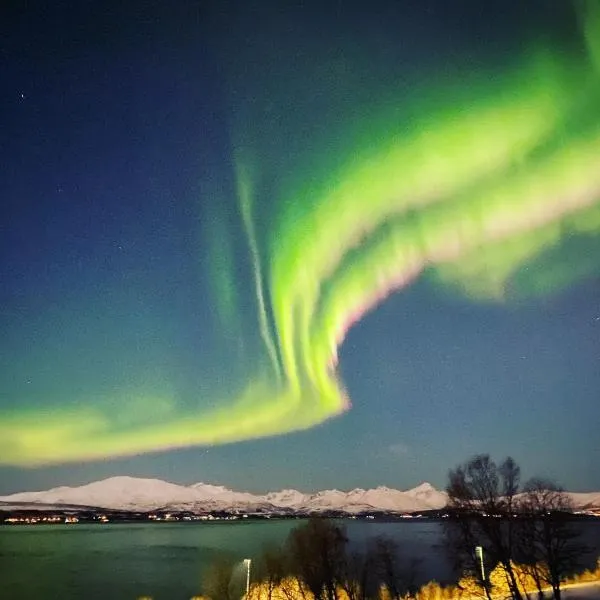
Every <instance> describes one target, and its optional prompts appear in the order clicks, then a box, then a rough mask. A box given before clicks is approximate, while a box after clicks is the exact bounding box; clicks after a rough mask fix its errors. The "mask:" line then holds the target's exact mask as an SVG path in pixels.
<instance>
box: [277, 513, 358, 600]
mask: <svg viewBox="0 0 600 600" xmlns="http://www.w3.org/2000/svg"><path fill="white" fill-rule="evenodd" d="M347 543H348V538H347V536H346V532H345V530H344V528H342V527H338V526H337V525H335V524H333V523H331V522H330V521H327V520H326V519H310V520H309V521H308V523H306V525H303V526H301V527H298V528H296V529H294V530H292V531H291V532H290V535H289V538H288V549H289V555H290V564H291V569H292V573H293V574H294V575H296V577H298V579H299V580H300V581H302V582H303V583H304V584H305V585H306V586H307V588H308V589H309V590H310V591H311V593H312V594H313V595H314V597H315V599H316V600H337V597H338V586H340V587H341V586H342V584H343V583H344V579H345V578H344V575H345V570H346V565H347V562H348V560H347V555H346V546H347Z"/></svg>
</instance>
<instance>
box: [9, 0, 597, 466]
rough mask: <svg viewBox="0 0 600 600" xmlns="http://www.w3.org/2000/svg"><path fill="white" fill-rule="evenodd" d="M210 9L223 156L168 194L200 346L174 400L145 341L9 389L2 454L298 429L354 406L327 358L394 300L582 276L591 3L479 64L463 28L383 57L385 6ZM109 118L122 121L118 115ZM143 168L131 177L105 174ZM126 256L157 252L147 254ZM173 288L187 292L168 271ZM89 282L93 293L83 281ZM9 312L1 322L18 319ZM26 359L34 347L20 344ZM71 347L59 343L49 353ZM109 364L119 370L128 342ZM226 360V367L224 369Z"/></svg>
mask: <svg viewBox="0 0 600 600" xmlns="http://www.w3.org/2000/svg"><path fill="white" fill-rule="evenodd" d="M384 4H385V3H382V6H383V5H384ZM535 4H536V3H535V2H533V3H532V6H533V5H535ZM223 6H224V7H220V8H219V9H216V8H214V7H213V9H212V10H211V9H208V10H207V11H206V14H207V16H206V19H207V22H208V23H209V26H208V27H207V28H206V30H208V31H209V32H210V33H209V34H208V35H207V36H206V39H204V38H203V37H202V35H201V34H200V33H198V37H200V38H201V39H202V43H206V47H207V48H208V49H209V50H208V51H207V52H209V53H210V57H211V60H214V64H215V65H216V66H215V67H214V73H215V74H214V80H215V81H218V82H219V83H218V88H219V94H221V98H220V100H219V101H218V102H217V104H218V105H219V110H220V111H222V114H223V131H224V133H222V134H221V135H223V137H224V138H225V139H226V140H227V145H228V150H229V161H228V163H227V164H226V166H225V167H224V166H222V165H219V166H218V167H215V168H211V167H206V168H204V167H203V173H204V174H198V175H197V180H198V181H200V183H198V184H196V186H195V187H194V194H195V195H196V198H193V197H192V196H193V195H194V194H188V196H187V198H188V200H186V201H188V202H189V205H190V206H195V207H196V209H194V210H197V211H198V212H199V213H200V217H199V218H195V220H196V222H197V224H196V225H194V229H195V230H196V231H197V235H198V238H197V239H198V240H199V241H198V242H197V245H196V247H195V249H194V251H193V252H190V253H189V255H190V263H191V264H192V266H191V267H190V270H189V272H192V273H193V272H194V269H195V268H197V272H198V273H201V275H199V277H201V279H202V284H201V288H202V291H201V292H199V293H197V294H195V295H194V301H193V302H192V301H190V306H192V308H189V309H187V308H186V310H189V311H190V314H192V313H193V311H194V310H196V308H194V306H195V304H194V303H196V304H197V305H198V306H199V305H202V307H203V308H202V311H205V312H206V314H207V315H208V317H207V319H208V320H210V328H208V326H206V329H207V330H208V329H210V331H211V333H210V335H208V339H209V340H210V344H209V345H210V349H209V348H208V347H207V348H203V350H202V351H200V352H197V353H194V352H191V353H189V356H187V357H186V361H189V365H190V366H189V373H190V374H187V375H186V377H185V380H186V383H185V385H184V386H183V387H184V388H185V390H184V391H182V384H181V383H180V381H179V379H181V378H178V376H177V375H176V374H175V372H176V371H177V369H179V368H180V367H179V366H176V367H175V368H173V366H172V364H171V363H169V364H171V366H168V365H167V366H165V365H164V364H160V365H158V364H155V363H154V362H153V360H158V362H159V363H160V362H161V350H160V348H159V347H158V346H157V350H156V352H155V355H154V359H149V358H148V356H147V355H145V354H144V353H143V352H142V354H141V355H140V356H141V357H143V361H142V362H143V366H142V367H141V368H140V369H139V370H138V371H139V372H138V374H137V375H136V377H135V378H133V377H132V379H131V380H128V378H127V376H126V375H125V376H124V377H122V378H121V379H120V380H119V381H117V380H116V379H115V381H114V382H113V383H111V384H110V385H105V386H104V387H103V389H100V390H98V389H94V386H93V385H92V387H91V388H88V387H86V381H85V377H84V376H83V375H82V381H78V382H75V383H73V385H72V389H71V390H69V386H68V385H66V386H64V385H61V386H60V392H57V393H53V394H48V395H45V392H44V390H43V389H42V390H40V389H37V390H36V391H35V392H31V391H30V388H31V386H30V385H24V384H15V385H14V386H12V387H11V386H8V385H7V387H6V390H5V392H4V393H3V396H2V397H3V398H5V400H4V401H3V402H2V404H0V464H2V465H5V466H8V467H17V468H21V467H36V466H44V465H53V464H60V463H70V462H81V461H84V462H85V461H95V460H100V459H111V458H114V457H120V456H130V455H138V454H143V453H146V452H154V451H161V450H168V449H174V448H184V447H195V446H200V447H212V446H219V445H222V444H226V443H230V442H238V441H243V440H253V439H258V438H264V437H267V436H273V435H281V434H287V433H290V432H295V431H300V430H306V429H309V428H312V427H314V426H316V425H319V424H321V423H324V422H326V421H327V420H329V419H331V418H333V417H336V416H339V415H341V414H342V413H344V412H346V411H348V410H350V411H352V410H353V409H352V408H351V403H352V402H353V395H352V392H351V390H350V389H348V388H347V386H346V384H345V383H344V378H343V377H342V376H341V374H340V368H341V367H342V366H343V365H340V361H339V358H338V354H339V352H340V349H341V348H342V347H343V344H344V341H345V339H346V337H347V335H348V332H349V330H350V329H351V328H352V327H353V326H354V325H355V324H357V323H359V322H360V321H361V320H362V319H363V318H364V316H365V315H366V314H367V313H370V312H372V311H375V310H377V308H378V307H379V306H380V305H381V304H382V303H384V301H386V300H387V299H388V298H390V297H391V295H393V294H400V295H401V294H403V293H405V291H406V290H408V289H409V288H411V287H412V286H413V285H414V284H415V283H421V284H423V285H427V286H430V289H432V290H436V291H438V292H439V293H441V294H447V295H448V296H451V297H457V298H461V302H466V303H468V304H472V305H474V306H479V305H490V304H491V305H498V306H501V307H504V306H506V307H510V306H511V305H512V304H514V303H519V302H521V301H522V300H524V299H526V300H527V302H530V303H533V304H535V303H536V302H543V301H545V300H546V299H548V298H552V297H555V296H557V295H559V294H561V293H565V292H566V291H568V290H569V289H571V288H572V287H573V286H576V285H579V284H581V283H582V282H586V281H590V280H593V279H594V278H597V277H598V273H599V271H600V253H598V247H599V244H598V236H599V234H600V58H599V56H600V43H599V42H598V40H599V39H600V9H599V8H598V6H599V5H598V4H597V3H596V2H595V0H587V1H586V2H582V3H578V4H576V5H571V4H567V3H565V4H564V6H562V7H561V9H560V11H558V10H557V15H558V13H560V18H559V16H557V17H556V19H555V21H553V20H552V19H551V18H548V19H546V20H545V21H544V20H542V21H541V23H540V24H539V26H537V27H533V26H529V24H527V26H525V25H523V26H522V27H521V28H516V30H515V31H511V36H507V35H506V34H502V31H501V28H500V29H499V33H498V36H497V38H495V39H494V40H493V43H491V50H490V52H489V54H488V55H487V56H486V55H484V54H483V53H482V49H483V48H485V46H486V42H485V41H481V40H478V41H476V42H473V43H474V46H472V47H469V46H468V45H465V46H464V47H458V48H457V49H456V51H455V53H453V54H447V55H445V62H444V63H443V64H440V63H439V62H438V63H436V62H435V61H430V60H429V56H428V55H427V53H424V54H423V53H422V54H423V56H424V58H422V59H421V62H419V61H415V64H411V62H410V61H409V60H405V61H404V62H403V61H402V60H399V58H398V57H399V56H401V55H402V56H404V54H402V52H405V51H404V50H403V49H402V44H401V41H400V40H399V39H398V38H397V37H396V36H395V35H394V26H395V24H396V21H394V20H392V21H389V22H387V25H386V19H385V18H384V17H385V15H388V16H389V13H388V12H386V10H392V11H400V9H399V8H396V9H394V8H391V9H390V8H388V9H386V10H383V9H382V12H381V14H379V13H377V11H376V10H375V9H373V13H372V14H370V17H369V19H367V22H366V23H365V24H363V25H360V26H359V25H357V23H360V15H361V14H362V11H365V10H366V8H364V7H363V8H353V9H349V10H348V11H347V12H346V11H344V16H340V15H339V14H338V13H337V12H336V10H339V7H338V9H334V8H331V9H323V12H324V14H323V15H322V14H321V13H320V9H319V8H318V7H317V5H316V4H315V6H309V7H308V8H307V7H306V6H304V5H303V6H300V5H293V6H290V7H289V8H288V9H286V10H282V11H280V12H278V13H277V14H274V13H273V11H272V10H271V8H272V7H269V6H267V5H266V4H265V5H264V6H262V5H261V6H258V5H257V6H253V7H251V8H249V7H245V8H242V7H240V6H237V5H236V4H235V3H233V4H232V5H231V6H229V5H223ZM411 10H412V13H411V14H413V13H414V12H415V11H417V10H418V9H415V8H414V7H413V8H412V9H411ZM440 10H441V9H440ZM448 10H449V9H446V11H448ZM468 10H469V9H465V11H467V12H468ZM470 10H471V12H473V11H475V10H476V9H474V8H471V9H470ZM532 10H534V9H532ZM406 11H407V14H408V13H409V12H410V11H409V10H408V8H407V9H406ZM517 12H518V11H517ZM203 14H204V13H203ZM446 14H447V12H446V13H444V11H443V10H441V16H438V18H439V19H440V23H442V24H443V22H444V15H446ZM565 15H567V16H568V17H569V18H568V19H567V20H565V19H564V16H565ZM413 16H414V14H413ZM407 18H408V17H407ZM421 18H424V17H422V16H421ZM431 18H433V17H431ZM403 19H404V15H402V14H399V15H398V16H397V20H398V22H402V20H403ZM315 23H316V24H317V25H316V26H315V27H314V29H312V30H311V32H312V33H311V34H310V35H309V34H307V26H308V24H312V25H314V24H315ZM386 26H387V29H386ZM320 27H322V28H323V30H325V31H330V35H329V36H328V35H322V33H323V32H321V33H320V29H319V28H320ZM328 28H330V29H328ZM357 28H358V30H359V34H357ZM381 28H383V29H381ZM434 29H435V28H434ZM198 31H205V29H204V24H203V26H202V27H201V28H199V30H198ZM189 35H190V36H191V37H192V38H193V37H194V34H193V32H192V33H190V34H189ZM465 35H466V33H465ZM357 36H358V39H359V40H360V41H359V42H357ZM413 41H414V40H413ZM453 41H454V43H455V42H456V40H455V39H454V38H452V40H450V41H449V42H446V43H447V44H448V45H451V42H453ZM411 52H412V50H411V49H409V50H408V51H407V55H408V56H411ZM433 55H434V56H438V57H439V56H441V55H442V53H441V49H440V50H439V52H438V53H437V54H436V53H435V52H433ZM115 60H116V59H115ZM108 63H109V65H110V61H108ZM165 72H168V71H167V70H165ZM124 93H125V92H124ZM23 100H25V98H23ZM186 114H189V115H192V114H193V109H192V108H189V109H187V112H186ZM128 115H129V116H128V118H129V119H132V120H134V121H135V119H136V118H137V117H136V116H135V110H133V111H132V112H131V113H128ZM76 126H80V125H73V127H76ZM185 126H186V125H185V124H184V125H183V127H184V128H185ZM86 135H87V134H86ZM75 137H76V136H75ZM84 137H85V136H84ZM199 143H200V142H199ZM157 146H158V145H157ZM108 148H109V150H108V152H110V144H108ZM176 148H177V145H176V143H174V144H173V145H172V147H171V150H172V149H176ZM71 151H72V150H71ZM203 152H204V154H203V156H204V157H206V156H207V153H208V150H203ZM157 153H158V155H160V153H161V150H157ZM158 160H160V159H158ZM208 162H210V161H208ZM88 168H89V169H91V170H92V171H93V169H94V167H91V166H89V167H88ZM142 171H143V169H141V170H140V172H142ZM104 176H105V177H108V178H110V176H111V175H110V171H108V172H106V173H104ZM141 176H142V175H139V174H136V171H135V169H133V170H128V169H125V174H124V175H123V174H121V175H120V177H124V178H125V179H127V178H128V177H130V178H136V177H141ZM173 177H174V178H176V177H177V170H176V169H174V175H173ZM221 179H223V181H220V180H221ZM225 181H226V182H225ZM145 189H152V185H149V186H148V187H147V188H145ZM152 194H155V196H153V199H152V200H151V201H150V202H152V203H153V202H156V203H161V202H164V201H165V200H164V198H161V192H160V190H159V189H156V190H152ZM190 198H191V199H190ZM124 202H127V199H126V198H125V200H124ZM176 202H179V203H181V200H176ZM147 206H148V203H147V202H146V200H145V199H142V200H140V201H139V203H138V204H136V209H135V210H133V209H132V210H131V212H128V211H127V210H126V211H125V213H126V215H127V219H129V220H130V221H131V222H135V220H136V214H135V213H136V211H137V210H138V209H139V210H142V211H144V210H149V209H147V208H146V207H147ZM165 214H166V213H165ZM186 214H188V215H189V214H193V211H192V210H191V209H190V211H188V212H187V213H186ZM92 218H96V217H92ZM193 220H194V217H192V218H191V219H190V221H193ZM142 222H143V219H142ZM171 236H172V237H176V236H177V233H173V234H171ZM119 247H120V246H119ZM572 248H576V251H574V250H572ZM13 251H14V248H13ZM142 255H144V260H145V261H149V260H150V258H151V259H152V260H153V261H154V260H156V261H160V260H161V259H160V257H158V258H154V257H155V254H154V250H153V249H152V247H151V244H148V245H147V247H146V248H145V249H144V250H140V256H142ZM148 257H150V258H148ZM140 264H141V263H140ZM144 264H146V263H144ZM50 271H51V269H50ZM123 273H124V275H123V280H122V282H121V284H122V286H123V287H122V289H123V290H126V289H127V285H128V283H127V276H126V271H123ZM149 276H150V275H149ZM50 277H52V275H50ZM84 277H85V276H84ZM77 286H78V279H77V277H73V279H72V280H71V281H70V283H69V284H68V285H67V286H66V288H65V290H67V291H65V296H66V297H68V298H71V299H72V302H74V303H75V304H76V305H77V306H78V307H80V310H84V312H85V313H86V314H87V312H88V311H89V312H90V313H91V312H93V309H92V308H89V306H91V305H90V304H89V302H88V304H87V305H86V304H85V302H80V301H79V300H77V299H76V297H77V294H75V293H73V291H72V290H74V289H75V290H76V289H77ZM89 286H92V288H93V289H96V288H95V287H94V286H95V284H94V283H90V284H89ZM186 286H187V288H191V287H192V283H191V282H189V281H188V282H185V281H183V282H181V281H178V283H177V287H178V288H179V289H185V288H186ZM115 289H120V288H119V286H118V285H116V287H115ZM95 293H96V294H97V296H96V298H101V297H103V292H102V289H101V286H100V285H98V286H97V289H96V292H95ZM11 302H13V300H10V301H7V306H9V305H10V306H11V307H12V308H11V309H10V310H8V309H7V310H6V311H5V312H6V314H11V313H10V311H11V310H13V311H14V310H16V309H15V308H14V306H15V305H14V303H13V304H11ZM165 302H166V304H168V301H165ZM67 305H69V304H68V303H67ZM92 305H93V303H92ZM125 305H128V304H127V302H125ZM82 306H83V307H85V306H88V308H84V309H81V307H82ZM186 306H187V305H186ZM58 310H60V309H58ZM198 310H200V309H198ZM109 313H110V309H107V314H109ZM66 315H67V316H63V317H61V319H63V322H65V323H67V322H68V320H69V317H68V312H67V313H66ZM181 320H182V321H185V319H184V318H182V319H181ZM146 325H147V323H143V322H142V323H141V324H140V325H139V327H141V328H142V329H143V328H144V327H145V326H146ZM65 327H66V328H67V329H68V328H69V327H73V325H72V324H71V325H65ZM133 327H134V329H135V325H133ZM92 329H94V328H93V327H92ZM136 335H137V334H136ZM20 336H21V333H20V332H19V330H18V329H17V330H16V331H15V332H13V334H12V337H11V336H8V337H7V338H6V340H7V341H6V343H5V346H4V347H3V350H4V351H5V352H4V353H5V354H6V356H7V358H6V360H5V362H4V363H3V369H4V372H6V373H9V372H10V373H15V372H17V371H18V370H19V366H18V365H17V364H16V363H13V362H12V361H13V360H14V361H19V360H23V353H22V352H21V351H15V352H14V356H15V358H14V359H13V358H10V357H9V354H11V353H12V350H11V347H10V343H12V342H11V340H14V339H15V338H16V337H20ZM84 337H85V334H84ZM115 339H116V340H118V339H119V338H118V337H117V338H115ZM86 343H87V342H86ZM117 343H118V341H117ZM138 343H142V344H143V341H142V342H138ZM374 343H376V342H374ZM207 344H208V342H207ZM50 347H51V345H50ZM20 352H21V354H20ZM26 352H31V353H33V354H35V353H36V352H37V349H36V348H35V344H34V345H33V346H32V347H30V348H29V350H27V351H26ZM46 352H51V351H50V350H46ZM77 352H78V350H77V346H76V345H75V346H72V347H70V348H69V350H68V354H69V355H70V353H75V354H77ZM204 352H206V356H208V354H210V357H209V358H206V356H205V355H204V354H203V353H204ZM115 355H118V357H119V360H120V361H122V363H123V364H127V363H128V360H129V359H128V358H127V356H128V354H127V351H123V349H122V348H119V349H118V350H117V351H116V354H115ZM131 356H133V355H131ZM203 357H204V358H206V360H204V358H203ZM224 358H225V361H226V362H229V361H230V366H228V367H225V368H224V369H223V360H224ZM40 360H42V362H43V359H40ZM131 360H132V361H133V362H135V360H136V359H133V358H132V359H131ZM140 360H141V358H140ZM203 361H204V362H203ZM175 362H176V361H175ZM186 364H187V363H186ZM181 368H182V367H181ZM70 369H71V367H70V366H69V359H67V358H65V360H64V363H63V364H62V367H61V368H60V369H58V371H59V372H60V376H61V377H62V378H63V379H65V380H68V379H69V377H70V376H69V372H70ZM97 369H98V370H99V372H100V373H101V372H102V365H101V364H99V365H98V367H97ZM205 371H206V377H204V374H205ZM139 373H143V376H138V375H139ZM98 377H99V380H103V377H102V375H99V376H98ZM8 379H9V378H8V377H6V380H7V381H8ZM10 379H11V380H12V379H13V378H12V376H11V378H10ZM14 379H15V380H16V379H18V378H17V377H16V376H15V377H14ZM22 379H25V378H22ZM198 381H200V382H203V383H201V384H200V385H197V384H198ZM123 382H124V383H123ZM11 385H12V384H11ZM57 389H58V388H57ZM398 403H399V404H400V405H401V404H402V399H399V400H398Z"/></svg>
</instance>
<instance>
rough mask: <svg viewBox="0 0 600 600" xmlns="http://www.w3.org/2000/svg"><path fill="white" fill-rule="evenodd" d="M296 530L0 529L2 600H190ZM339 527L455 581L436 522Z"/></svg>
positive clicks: (592, 528) (593, 531)
mask: <svg viewBox="0 0 600 600" xmlns="http://www.w3.org/2000/svg"><path fill="white" fill-rule="evenodd" d="M300 523H301V521H298V520H282V521H278V520H272V521H249V522H246V521H239V522H233V523H232V522H218V523H205V522H204V523H197V522H192V523H189V522H186V523H133V524H126V523H119V524H106V525H100V524H90V525H86V524H77V525H47V526H46V525H41V526H40V525H35V526H1V527H0V598H1V599H2V600H28V599H29V598H40V599H50V598H52V599H54V598H56V599H59V598H60V599H61V600H70V599H81V598H85V599H86V600H100V599H103V600H105V599H106V598H110V599H112V600H134V599H136V598H139V597H141V596H150V597H152V598H153V599H155V600H161V599H165V600H167V599H168V600H178V599H182V600H183V599H186V598H187V599H189V598H191V597H192V596H193V595H195V594H199V593H200V591H201V587H202V585H201V584H202V576H203V572H204V571H205V569H206V568H207V566H208V565H210V563H211V561H213V560H214V559H215V558H216V557H217V556H218V555H219V554H227V555H229V556H231V557H233V558H235V559H236V560H238V559H239V560H240V561H241V560H242V559H243V558H246V557H249V558H256V557H258V555H259V554H260V552H261V549H262V548H263V546H264V545H265V544H270V543H281V542H283V541H284V540H285V538H286V537H287V535H288V533H289V531H290V530H291V529H292V528H294V527H296V526H298V525H299V524H300ZM344 524H345V525H346V528H347V532H348V536H349V538H350V540H351V543H352V544H354V545H356V546H359V545H361V544H362V543H363V542H364V541H365V540H366V539H368V538H370V537H375V536H377V535H386V536H388V537H391V538H393V539H394V540H396V541H397V542H398V543H399V544H400V545H401V547H402V549H403V553H404V555H405V556H406V557H407V558H415V559H420V560H421V564H420V568H419V580H420V581H423V582H424V581H427V580H430V579H434V578H435V579H437V580H438V581H450V580H452V579H453V574H452V569H451V567H450V564H449V561H448V560H447V558H446V556H445V552H444V549H443V546H442V541H443V540H442V525H441V523H437V522H433V521H418V522H416V521H413V522H396V523H378V522H368V521H367V522H365V521H345V522H344ZM588 526H589V527H588ZM586 534H589V537H590V538H591V539H594V540H598V539H599V538H600V523H588V524H586ZM586 537H588V536H587V535H586ZM597 548H600V544H599V545H598V546H597ZM239 577H240V582H239V585H240V589H242V586H243V577H244V573H243V572H241V571H240V573H239ZM233 583H234V584H235V582H233Z"/></svg>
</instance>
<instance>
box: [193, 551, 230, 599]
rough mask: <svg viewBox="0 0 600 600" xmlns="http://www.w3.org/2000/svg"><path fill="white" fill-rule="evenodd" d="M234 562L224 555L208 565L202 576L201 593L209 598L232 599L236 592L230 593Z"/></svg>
mask: <svg viewBox="0 0 600 600" xmlns="http://www.w3.org/2000/svg"><path fill="white" fill-rule="evenodd" d="M234 566H235V562H234V561H233V560H232V559H231V558H229V557H226V556H219V557H217V558H216V560H214V561H213V562H212V563H211V564H210V566H209V567H208V569H207V571H206V573H205V574H204V577H203V590H202V591H203V594H204V595H205V596H208V597H209V598H210V599H211V600H233V599H234V598H237V597H238V594H235V593H232V590H231V581H232V577H233V571H234Z"/></svg>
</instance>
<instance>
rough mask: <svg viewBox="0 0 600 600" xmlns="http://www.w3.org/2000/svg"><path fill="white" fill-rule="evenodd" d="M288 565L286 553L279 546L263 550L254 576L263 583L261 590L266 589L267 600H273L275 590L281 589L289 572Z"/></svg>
mask: <svg viewBox="0 0 600 600" xmlns="http://www.w3.org/2000/svg"><path fill="white" fill-rule="evenodd" d="M287 563H288V561H287V557H286V555H285V553H284V552H283V550H282V549H281V548H279V547H278V546H267V547H265V548H263V552H262V555H261V557H260V558H259V559H258V560H257V561H256V564H255V567H254V575H255V578H256V580H258V581H260V582H261V588H262V589H263V590H264V589H265V588H266V591H267V600H271V598H272V596H273V593H274V592H275V590H276V589H278V588H281V586H282V584H283V581H284V579H285V577H286V575H287V574H288V570H289V566H288V564H287Z"/></svg>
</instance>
